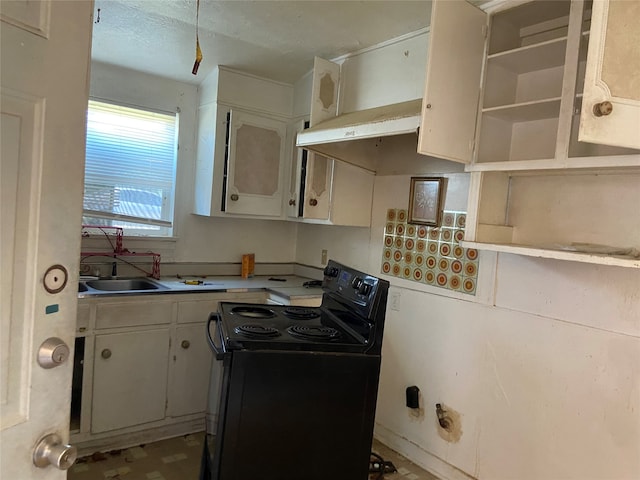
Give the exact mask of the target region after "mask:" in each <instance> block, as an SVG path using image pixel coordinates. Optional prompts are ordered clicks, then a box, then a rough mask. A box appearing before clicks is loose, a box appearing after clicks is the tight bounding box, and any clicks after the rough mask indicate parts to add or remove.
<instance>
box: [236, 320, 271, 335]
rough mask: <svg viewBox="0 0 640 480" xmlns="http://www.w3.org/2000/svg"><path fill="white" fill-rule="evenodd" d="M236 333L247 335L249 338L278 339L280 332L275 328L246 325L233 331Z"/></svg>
mask: <svg viewBox="0 0 640 480" xmlns="http://www.w3.org/2000/svg"><path fill="white" fill-rule="evenodd" d="M233 331H234V332H236V333H238V334H240V335H245V336H247V337H257V338H264V337H278V336H280V332H279V331H278V330H277V329H275V328H273V327H265V326H264V325H254V324H250V323H248V324H245V325H240V326H239V327H236V328H234V329H233Z"/></svg>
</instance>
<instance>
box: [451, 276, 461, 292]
mask: <svg viewBox="0 0 640 480" xmlns="http://www.w3.org/2000/svg"><path fill="white" fill-rule="evenodd" d="M461 283H462V280H461V279H460V277H459V276H458V275H453V276H452V277H451V278H450V279H449V288H451V289H452V290H458V289H459V288H460V284H461Z"/></svg>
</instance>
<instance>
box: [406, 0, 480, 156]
mask: <svg viewBox="0 0 640 480" xmlns="http://www.w3.org/2000/svg"><path fill="white" fill-rule="evenodd" d="M486 24H487V18H486V14H485V13H484V12H483V11H481V10H480V9H478V8H476V7H474V6H473V5H471V4H470V3H467V2H450V1H443V0H434V2H433V7H432V11H431V33H430V37H431V38H430V40H429V56H428V59H427V75H426V83H425V94H424V98H423V100H422V120H421V123H420V135H419V138H418V153H421V154H423V155H430V156H434V157H439V158H444V159H447V160H453V161H455V162H462V163H470V162H471V158H472V154H473V144H474V136H475V129H476V113H477V110H478V98H479V93H480V77H481V73H482V64H483V58H484V48H485V32H486Z"/></svg>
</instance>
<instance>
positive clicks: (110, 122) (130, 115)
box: [82, 100, 177, 236]
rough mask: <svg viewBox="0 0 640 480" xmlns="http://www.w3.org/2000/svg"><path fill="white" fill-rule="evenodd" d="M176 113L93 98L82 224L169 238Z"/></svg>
mask: <svg viewBox="0 0 640 480" xmlns="http://www.w3.org/2000/svg"><path fill="white" fill-rule="evenodd" d="M176 138H177V117H176V115H175V114H167V113H157V112H151V111H148V110H140V109H137V108H130V107H124V106H119V105H113V104H109V103H102V102H97V101H93V100H90V101H89V110H88V115H87V152H86V164H85V174H84V213H83V218H82V222H83V223H85V224H91V225H103V226H115V227H122V228H124V233H125V235H153V236H170V235H171V234H172V227H173V205H174V186H175V176H176V173H175V172H176V143H177V142H176Z"/></svg>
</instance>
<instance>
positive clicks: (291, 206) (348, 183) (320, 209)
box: [288, 57, 375, 226]
mask: <svg viewBox="0 0 640 480" xmlns="http://www.w3.org/2000/svg"><path fill="white" fill-rule="evenodd" d="M339 82H340V66H339V65H337V64H335V63H333V62H329V61H327V60H323V59H321V58H318V57H316V58H315V61H314V70H313V79H312V85H311V97H310V102H311V113H310V120H309V121H308V122H305V121H304V120H300V121H299V122H297V125H296V128H295V131H294V135H293V140H292V152H293V155H292V171H291V176H290V186H289V192H288V194H289V198H288V215H289V217H291V218H297V219H299V220H300V221H302V222H309V223H326V224H330V225H348V226H369V225H370V224H371V204H372V199H373V183H374V175H375V174H374V173H373V172H372V171H369V170H367V169H364V168H361V167H358V166H355V165H351V164H348V163H345V162H341V161H339V160H334V159H332V158H329V157H328V156H325V155H322V154H320V153H316V152H311V151H308V150H306V149H302V148H299V147H296V138H297V134H298V133H300V132H301V131H303V129H304V128H308V127H309V126H313V125H314V124H317V123H320V122H322V121H323V120H327V119H330V118H333V117H335V115H336V112H337V102H338V86H339Z"/></svg>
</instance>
